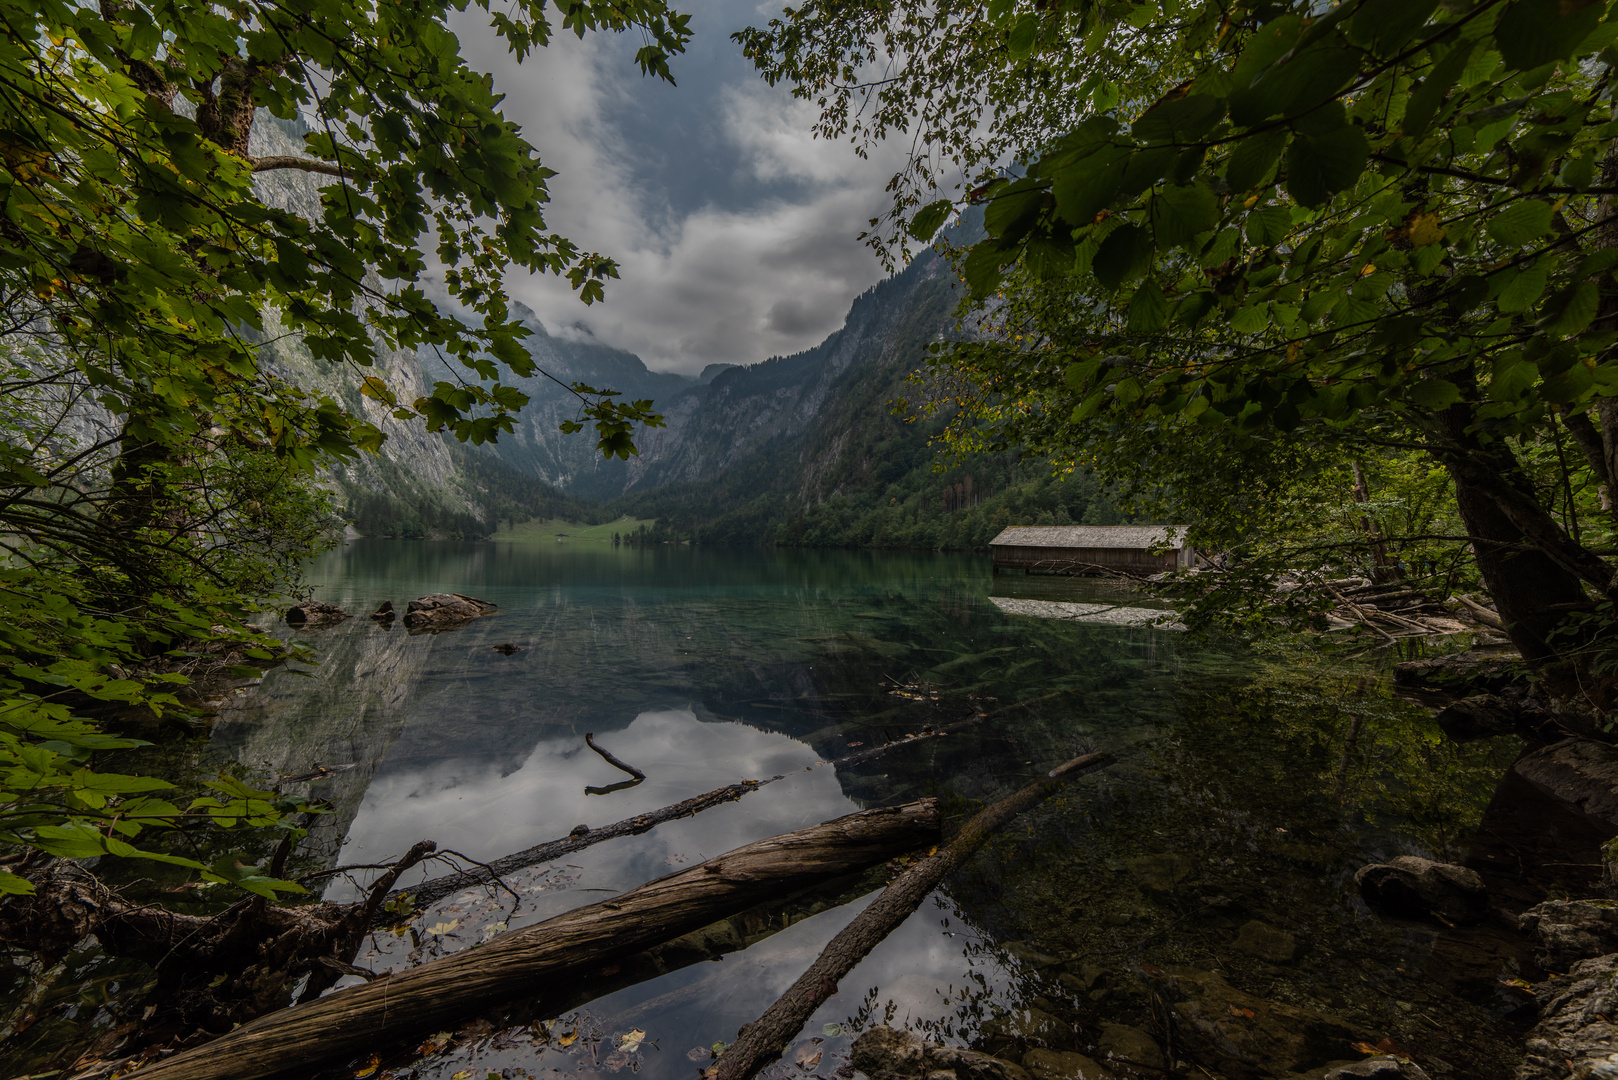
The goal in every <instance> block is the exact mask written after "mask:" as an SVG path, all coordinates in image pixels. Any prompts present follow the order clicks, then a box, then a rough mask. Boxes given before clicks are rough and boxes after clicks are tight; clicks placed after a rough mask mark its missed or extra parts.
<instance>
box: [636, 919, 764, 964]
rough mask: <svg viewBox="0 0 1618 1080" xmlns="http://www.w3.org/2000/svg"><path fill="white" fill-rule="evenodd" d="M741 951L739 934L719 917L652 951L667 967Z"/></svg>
mask: <svg viewBox="0 0 1618 1080" xmlns="http://www.w3.org/2000/svg"><path fill="white" fill-rule="evenodd" d="M741 950H742V935H741V933H740V931H738V930H737V929H736V928H735V927H734V926H732V925H731V924H730V922H729V920H725V919H721V920H720V921H719V922H716V923H714V924H713V925H712V926H704V927H703V928H702V929H701V930H693V931H691V932H690V933H689V934H685V935H682V936H681V937H677V938H675V939H674V940H673V941H670V942H666V943H664V944H662V945H659V946H658V947H657V948H656V949H653V950H652V951H653V952H654V953H655V954H656V956H657V959H658V960H659V961H661V963H662V964H663V966H664V968H665V969H666V970H673V969H674V968H681V967H685V966H686V965H687V964H695V963H699V962H700V961H703V960H717V959H719V958H720V957H722V956H724V955H725V954H726V953H733V952H740V951H741Z"/></svg>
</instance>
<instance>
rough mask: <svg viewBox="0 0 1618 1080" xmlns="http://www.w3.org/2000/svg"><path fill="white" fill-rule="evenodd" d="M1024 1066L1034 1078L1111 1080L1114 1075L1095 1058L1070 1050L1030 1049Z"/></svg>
mask: <svg viewBox="0 0 1618 1080" xmlns="http://www.w3.org/2000/svg"><path fill="white" fill-rule="evenodd" d="M1022 1067H1023V1068H1025V1069H1027V1070H1028V1075H1029V1076H1031V1077H1033V1080H1111V1077H1112V1075H1113V1074H1112V1073H1110V1072H1108V1071H1107V1070H1106V1069H1103V1068H1102V1067H1101V1066H1100V1065H1099V1064H1097V1063H1096V1061H1095V1059H1094V1058H1087V1057H1085V1056H1084V1055H1083V1054H1076V1053H1073V1052H1072V1051H1070V1050H1030V1051H1028V1053H1026V1054H1024V1055H1023V1059H1022Z"/></svg>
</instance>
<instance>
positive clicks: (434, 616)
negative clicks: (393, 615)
mask: <svg viewBox="0 0 1618 1080" xmlns="http://www.w3.org/2000/svg"><path fill="white" fill-rule="evenodd" d="M494 610H495V606H494V605H493V604H491V603H489V602H488V601H487V600H479V599H477V598H476V597H473V596H463V595H461V594H460V593H429V594H428V595H426V596H423V597H422V598H421V599H420V600H412V601H410V608H409V610H408V611H406V612H405V617H404V624H405V628H406V629H407V630H451V629H454V628H455V627H458V626H464V625H465V624H467V623H469V622H471V621H472V620H473V619H476V618H478V617H480V616H483V615H487V614H489V613H490V612H492V611H494Z"/></svg>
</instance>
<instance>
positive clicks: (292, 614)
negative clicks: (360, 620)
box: [286, 600, 348, 630]
mask: <svg viewBox="0 0 1618 1080" xmlns="http://www.w3.org/2000/svg"><path fill="white" fill-rule="evenodd" d="M346 618H348V612H346V611H344V610H343V609H342V608H340V607H338V606H337V605H336V604H328V603H326V601H324V600H309V601H306V602H304V603H302V604H297V605H295V606H293V607H290V608H287V614H286V620H287V625H288V626H296V627H302V628H304V629H306V630H320V629H323V628H324V627H327V626H336V625H337V624H338V623H340V622H342V621H343V620H344V619H346Z"/></svg>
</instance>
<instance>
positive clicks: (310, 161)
mask: <svg viewBox="0 0 1618 1080" xmlns="http://www.w3.org/2000/svg"><path fill="white" fill-rule="evenodd" d="M248 160H250V161H251V162H252V163H253V171H254V172H256V173H261V172H272V171H274V170H276V169H300V170H302V171H303V172H312V173H323V174H325V175H326V176H342V175H343V170H342V168H341V166H339V165H337V164H336V163H335V162H331V161H320V160H317V159H315V158H301V157H290V156H287V155H275V154H272V155H268V156H265V157H256V158H249V159H248Z"/></svg>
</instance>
